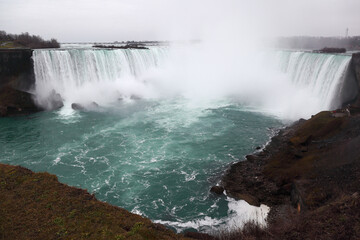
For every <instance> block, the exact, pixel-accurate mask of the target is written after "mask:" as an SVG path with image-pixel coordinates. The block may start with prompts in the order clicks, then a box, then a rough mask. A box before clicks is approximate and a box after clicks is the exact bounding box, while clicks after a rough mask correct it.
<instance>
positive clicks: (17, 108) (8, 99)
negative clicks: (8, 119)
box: [0, 49, 39, 116]
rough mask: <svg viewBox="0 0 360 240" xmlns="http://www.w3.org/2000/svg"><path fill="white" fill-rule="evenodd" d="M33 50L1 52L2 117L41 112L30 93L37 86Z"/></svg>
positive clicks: (4, 50) (0, 110)
mask: <svg viewBox="0 0 360 240" xmlns="http://www.w3.org/2000/svg"><path fill="white" fill-rule="evenodd" d="M32 51H33V50H31V49H1V50H0V116H14V115H24V114H29V113H33V112H37V111H39V109H38V108H37V107H36V105H35V104H34V101H33V96H32V94H30V93H29V92H30V91H31V90H32V89H33V87H34V84H35V75H34V65H33V61H32Z"/></svg>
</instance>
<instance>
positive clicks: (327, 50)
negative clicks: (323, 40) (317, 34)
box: [313, 47, 346, 53]
mask: <svg viewBox="0 0 360 240" xmlns="http://www.w3.org/2000/svg"><path fill="white" fill-rule="evenodd" d="M313 52H315V53H346V49H345V48H328V47H325V48H322V49H320V50H314V51H313Z"/></svg>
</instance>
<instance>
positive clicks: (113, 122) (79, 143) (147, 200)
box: [0, 99, 282, 231]
mask: <svg viewBox="0 0 360 240" xmlns="http://www.w3.org/2000/svg"><path fill="white" fill-rule="evenodd" d="M281 126H282V123H281V121H280V120H278V119H276V118H274V117H271V116H267V115H264V114H261V113H259V112H257V111H255V109H251V108H246V107H244V106H242V105H240V104H238V103H236V102H234V101H230V100H222V101H220V100H217V101H212V102H211V101H207V102H194V101H188V100H186V99H167V100H129V101H122V102H121V101H119V102H118V103H116V104H114V105H113V106H112V107H107V108H100V109H98V111H93V112H75V111H73V110H71V109H70V108H66V107H65V108H63V109H61V110H58V111H49V112H42V113H38V114H35V115H31V116H27V117H16V118H2V119H0V132H1V135H0V153H1V158H0V161H1V162H2V163H7V164H13V165H21V166H24V167H27V168H30V169H31V170H33V171H36V172H43V171H47V172H50V173H53V174H56V175H57V176H58V178H59V180H60V181H61V182H63V183H66V184H69V185H72V186H77V187H81V188H85V189H87V190H88V191H89V192H93V193H95V194H96V197H97V198H98V199H99V200H102V201H106V202H109V203H111V204H114V205H117V206H120V207H123V208H125V209H127V210H129V211H132V212H135V213H139V214H142V215H143V216H146V217H149V218H150V219H152V220H154V221H158V222H164V223H167V224H169V225H171V226H173V227H175V228H176V229H177V230H184V229H189V228H196V229H197V230H205V231H206V230H208V229H211V228H216V227H219V226H220V225H223V224H225V223H226V221H227V220H226V219H227V218H229V216H230V215H231V211H230V210H231V209H229V208H230V207H229V206H230V205H229V201H230V200H229V198H226V197H221V198H218V197H215V196H213V195H212V194H210V193H209V190H210V188H211V186H213V185H215V184H216V183H217V182H218V181H219V179H220V176H221V174H222V173H223V172H224V170H226V169H227V168H228V167H229V165H230V164H231V163H232V162H234V161H238V160H241V159H243V156H244V155H246V154H249V153H251V152H253V151H254V149H255V148H256V147H257V146H262V145H264V144H265V143H266V142H267V141H268V140H269V137H270V136H271V135H272V134H273V133H274V130H273V129H276V128H279V127H281Z"/></svg>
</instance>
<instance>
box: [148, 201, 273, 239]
mask: <svg viewBox="0 0 360 240" xmlns="http://www.w3.org/2000/svg"><path fill="white" fill-rule="evenodd" d="M227 201H228V208H229V209H228V216H226V217H224V218H220V219H216V218H211V217H208V216H206V217H204V218H201V219H197V220H194V221H188V222H177V221H162V220H156V221H154V222H155V223H160V224H163V225H167V226H170V227H173V228H175V229H176V231H177V232H182V231H184V230H186V229H196V230H198V231H201V232H207V233H210V234H211V233H212V232H214V231H231V230H236V229H239V228H242V227H243V226H244V225H245V224H246V223H248V222H254V223H256V224H258V225H259V226H261V227H266V224H267V221H266V219H267V216H268V214H269V212H270V207H268V206H266V205H264V204H262V205H261V206H260V207H255V206H251V205H250V204H248V203H247V202H245V201H243V200H240V201H236V200H235V199H233V198H230V197H228V198H227Z"/></svg>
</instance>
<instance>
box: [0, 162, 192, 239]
mask: <svg viewBox="0 0 360 240" xmlns="http://www.w3.org/2000/svg"><path fill="white" fill-rule="evenodd" d="M0 216H1V218H0V239H97V240H98V239H117V240H120V239H154V240H155V239H156V240H157V239H187V238H185V237H184V236H182V235H178V234H175V233H174V232H172V231H171V230H169V229H167V228H165V227H164V226H162V225H160V224H154V223H152V222H151V221H150V220H149V219H146V218H143V217H141V216H139V215H136V214H132V213H130V212H128V211H126V210H125V209H122V208H119V207H115V206H112V205H110V204H107V203H104V202H100V201H98V200H97V199H96V198H95V196H94V195H92V194H89V193H88V192H87V191H86V190H82V189H78V188H75V187H69V186H67V185H65V184H62V183H59V182H58V180H57V177H56V176H55V175H51V174H48V173H33V172H32V171H30V170H28V169H26V168H23V167H18V166H10V165H5V164H0Z"/></svg>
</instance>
